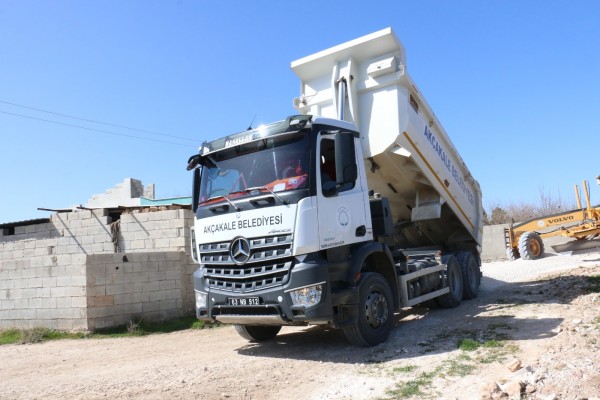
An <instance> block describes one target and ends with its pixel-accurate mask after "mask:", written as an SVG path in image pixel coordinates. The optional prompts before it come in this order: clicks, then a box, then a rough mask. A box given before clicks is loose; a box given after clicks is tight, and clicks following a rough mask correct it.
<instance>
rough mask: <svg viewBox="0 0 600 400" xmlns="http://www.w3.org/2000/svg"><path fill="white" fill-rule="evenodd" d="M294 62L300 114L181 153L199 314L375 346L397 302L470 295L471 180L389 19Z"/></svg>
mask: <svg viewBox="0 0 600 400" xmlns="http://www.w3.org/2000/svg"><path fill="white" fill-rule="evenodd" d="M291 67H292V70H293V71H294V72H295V73H296V75H297V76H298V77H299V78H300V81H301V92H300V96H299V97H297V98H296V99H294V106H295V108H296V109H297V110H298V113H299V115H294V116H291V117H288V118H287V119H285V120H283V121H280V122H276V123H273V124H269V125H265V126H259V127H257V128H255V129H250V130H246V131H243V132H240V133H235V134H232V135H230V136H225V137H223V138H221V139H218V140H215V141H212V142H209V143H204V144H203V145H202V146H201V147H200V150H199V153H198V154H195V155H193V156H192V157H190V159H189V160H188V170H193V171H194V191H193V210H194V212H195V217H196V220H195V225H194V228H193V229H192V232H191V238H192V240H191V245H192V255H193V258H194V259H195V261H196V262H198V263H199V264H200V265H199V268H198V269H197V271H196V272H195V273H194V290H195V296H196V316H197V317H198V318H199V319H202V320H207V321H220V322H223V323H229V324H235V327H236V329H237V331H238V332H239V334H240V335H241V336H243V337H244V338H246V339H248V340H252V341H262V340H268V339H271V338H273V337H275V336H276V335H277V334H278V333H279V331H280V329H281V327H282V326H284V325H328V326H330V327H334V328H339V329H342V330H343V332H344V333H345V335H346V337H347V338H348V340H349V341H350V342H352V343H354V344H357V345H360V346H373V345H376V344H378V343H381V342H383V341H385V340H386V339H387V337H388V335H389V333H390V331H391V330H392V329H393V326H394V318H395V316H394V313H395V312H398V311H399V310H400V309H401V308H404V307H410V306H414V305H416V304H419V303H425V302H427V303H428V304H430V305H439V306H442V307H456V306H457V305H458V304H459V303H460V302H461V300H463V299H471V298H474V297H476V296H477V294H478V291H479V285H480V281H481V271H480V257H479V254H480V250H481V248H480V243H481V236H482V207H481V190H480V187H479V184H478V183H477V181H475V179H474V178H473V177H472V175H471V173H470V172H469V170H468V169H467V167H466V165H465V163H464V162H463V160H462V159H461V157H460V156H459V154H458V152H457V151H456V149H455V148H454V146H453V144H452V142H451V141H450V138H449V137H448V135H447V134H446V132H445V131H444V129H443V128H442V126H441V124H440V123H439V121H438V120H437V118H436V117H435V115H434V113H433V112H432V110H431V108H430V107H429V106H428V104H427V102H426V101H425V99H424V97H423V96H422V94H421V92H420V91H419V90H418V89H417V86H416V85H415V84H414V82H413V81H412V79H411V78H410V76H409V75H408V73H407V69H406V57H405V52H404V48H403V46H402V44H401V43H400V42H399V41H398V39H397V38H396V36H395V34H394V33H393V32H392V30H391V29H389V28H388V29H384V30H382V31H379V32H375V33H373V34H370V35H367V36H364V37H361V38H359V39H356V40H353V41H350V42H347V43H344V44H341V45H339V46H336V47H333V48H330V49H328V50H324V51H322V52H319V53H316V54H313V55H311V56H308V57H305V58H302V59H300V60H297V61H294V62H292V65H291Z"/></svg>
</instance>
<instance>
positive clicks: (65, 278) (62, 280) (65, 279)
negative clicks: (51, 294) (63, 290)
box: [56, 276, 71, 287]
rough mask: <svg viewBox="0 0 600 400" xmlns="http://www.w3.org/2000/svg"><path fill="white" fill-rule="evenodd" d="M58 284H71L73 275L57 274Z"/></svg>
mask: <svg viewBox="0 0 600 400" xmlns="http://www.w3.org/2000/svg"><path fill="white" fill-rule="evenodd" d="M56 286H59V287H60V286H71V277H70V276H57V277H56Z"/></svg>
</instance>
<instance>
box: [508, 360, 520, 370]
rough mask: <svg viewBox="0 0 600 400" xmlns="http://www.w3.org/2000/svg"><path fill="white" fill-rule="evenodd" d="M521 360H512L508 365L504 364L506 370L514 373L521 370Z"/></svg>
mask: <svg viewBox="0 0 600 400" xmlns="http://www.w3.org/2000/svg"><path fill="white" fill-rule="evenodd" d="M521 365H522V363H521V360H519V359H514V360H512V361H511V362H509V363H508V364H506V368H508V369H509V370H510V372H515V371H517V370H519V369H521Z"/></svg>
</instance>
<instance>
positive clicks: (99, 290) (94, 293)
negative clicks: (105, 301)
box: [86, 286, 106, 297]
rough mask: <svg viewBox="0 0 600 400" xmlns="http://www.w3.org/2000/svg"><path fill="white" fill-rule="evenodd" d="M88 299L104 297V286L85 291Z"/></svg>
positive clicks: (89, 288)
mask: <svg viewBox="0 0 600 400" xmlns="http://www.w3.org/2000/svg"><path fill="white" fill-rule="evenodd" d="M86 293H87V295H88V296H89V297H92V296H104V295H106V286H91V287H88V288H87V289H86Z"/></svg>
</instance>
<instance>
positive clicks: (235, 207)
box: [206, 193, 242, 211]
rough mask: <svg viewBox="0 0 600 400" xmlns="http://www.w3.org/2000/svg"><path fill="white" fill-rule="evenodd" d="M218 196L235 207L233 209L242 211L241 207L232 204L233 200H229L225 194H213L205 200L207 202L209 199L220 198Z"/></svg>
mask: <svg viewBox="0 0 600 400" xmlns="http://www.w3.org/2000/svg"><path fill="white" fill-rule="evenodd" d="M229 194H231V193H229ZM220 198H223V199H225V200H226V201H227V202H228V203H229V204H231V206H232V207H233V208H234V209H235V211H242V208H241V207H238V206H236V205H235V204H233V201H231V200H229V199H228V198H227V196H215V197H211V198H210V199H208V200H206V201H207V202H209V201H211V200H217V199H220Z"/></svg>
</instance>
